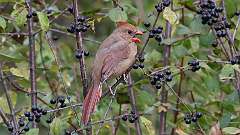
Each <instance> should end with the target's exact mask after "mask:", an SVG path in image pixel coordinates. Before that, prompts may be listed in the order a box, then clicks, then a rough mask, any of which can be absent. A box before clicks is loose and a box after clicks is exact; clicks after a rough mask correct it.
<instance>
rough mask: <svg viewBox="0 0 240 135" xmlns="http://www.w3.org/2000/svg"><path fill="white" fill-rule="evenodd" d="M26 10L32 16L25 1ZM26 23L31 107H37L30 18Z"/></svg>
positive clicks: (33, 40)
mask: <svg viewBox="0 0 240 135" xmlns="http://www.w3.org/2000/svg"><path fill="white" fill-rule="evenodd" d="M25 3H26V6H27V8H28V14H29V15H31V14H32V6H31V3H30V1H28V0H25ZM27 20H28V22H27V24H28V38H29V70H30V81H31V106H32V107H37V87H36V54H35V53H36V52H35V39H34V35H33V21H32V18H31V17H30V18H28V19H27ZM32 127H33V128H36V127H37V125H36V122H35V121H33V123H32Z"/></svg>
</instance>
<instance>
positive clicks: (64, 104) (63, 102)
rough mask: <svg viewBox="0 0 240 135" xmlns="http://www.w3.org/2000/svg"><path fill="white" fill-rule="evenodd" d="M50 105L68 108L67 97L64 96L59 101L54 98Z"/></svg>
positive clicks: (59, 97)
mask: <svg viewBox="0 0 240 135" xmlns="http://www.w3.org/2000/svg"><path fill="white" fill-rule="evenodd" d="M50 103H51V104H53V105H54V104H57V105H59V107H60V108H63V107H66V106H67V105H66V103H65V97H64V96H58V97H57V99H55V98H52V99H51V100H50ZM58 103H59V104H58Z"/></svg>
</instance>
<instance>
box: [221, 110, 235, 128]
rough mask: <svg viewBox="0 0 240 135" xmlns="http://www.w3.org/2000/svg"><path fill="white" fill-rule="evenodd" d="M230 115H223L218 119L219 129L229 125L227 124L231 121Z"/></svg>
mask: <svg viewBox="0 0 240 135" xmlns="http://www.w3.org/2000/svg"><path fill="white" fill-rule="evenodd" d="M231 116H232V114H231V113H224V114H223V116H222V118H221V119H220V127H221V128H224V127H226V126H228V125H229V122H230V121H231Z"/></svg>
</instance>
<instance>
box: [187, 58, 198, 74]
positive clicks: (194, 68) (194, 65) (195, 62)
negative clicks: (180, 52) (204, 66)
mask: <svg viewBox="0 0 240 135" xmlns="http://www.w3.org/2000/svg"><path fill="white" fill-rule="evenodd" d="M188 65H189V66H190V67H191V68H190V70H192V71H193V72H196V71H198V70H199V69H200V68H201V66H200V65H199V61H198V60H191V61H189V62H188Z"/></svg>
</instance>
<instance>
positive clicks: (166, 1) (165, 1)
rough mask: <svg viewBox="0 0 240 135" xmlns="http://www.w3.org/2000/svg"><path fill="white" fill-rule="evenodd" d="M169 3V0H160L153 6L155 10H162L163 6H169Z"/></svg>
mask: <svg viewBox="0 0 240 135" xmlns="http://www.w3.org/2000/svg"><path fill="white" fill-rule="evenodd" d="M170 4H171V0H162V2H161V3H158V4H157V5H155V8H156V10H157V12H159V13H160V12H162V11H163V10H164V8H165V7H168V6H170Z"/></svg>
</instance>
